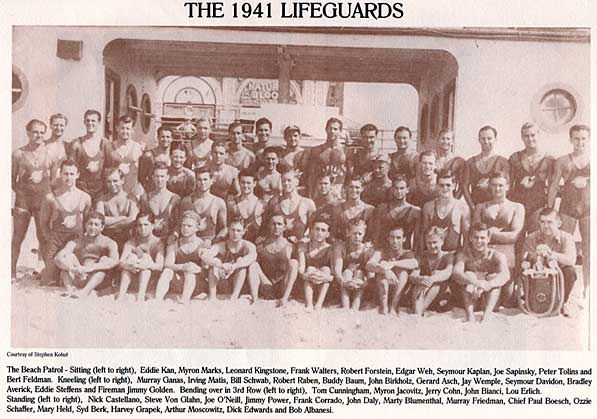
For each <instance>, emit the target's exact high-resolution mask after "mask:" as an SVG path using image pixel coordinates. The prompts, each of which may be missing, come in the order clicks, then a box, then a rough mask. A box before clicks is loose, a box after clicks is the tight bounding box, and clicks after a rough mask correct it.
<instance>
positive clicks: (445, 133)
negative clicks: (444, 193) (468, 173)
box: [435, 129, 466, 199]
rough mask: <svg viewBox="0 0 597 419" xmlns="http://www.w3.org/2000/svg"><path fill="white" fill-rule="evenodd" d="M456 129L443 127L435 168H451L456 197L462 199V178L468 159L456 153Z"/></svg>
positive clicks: (438, 141) (439, 138)
mask: <svg viewBox="0 0 597 419" xmlns="http://www.w3.org/2000/svg"><path fill="white" fill-rule="evenodd" d="M454 143H455V140H454V131H452V130H451V129H442V130H441V131H440V132H439V135H438V139H437V147H436V149H435V152H436V155H437V159H436V161H435V168H436V169H437V170H438V171H439V170H449V171H450V172H452V173H453V174H454V181H455V182H456V184H455V189H454V197H455V198H456V199H460V198H461V197H462V194H463V190H462V178H463V176H464V166H465V165H466V161H465V160H464V159H463V158H462V157H458V156H456V155H454Z"/></svg>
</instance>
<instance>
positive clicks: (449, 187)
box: [421, 170, 471, 252]
mask: <svg viewBox="0 0 597 419" xmlns="http://www.w3.org/2000/svg"><path fill="white" fill-rule="evenodd" d="M455 186H456V182H455V177H454V174H453V173H452V172H450V171H449V170H442V171H440V172H439V173H438V174H437V190H438V197H437V198H435V199H434V200H432V201H429V202H427V203H426V204H425V205H424V206H423V215H422V222H421V232H426V231H429V230H430V228H431V227H438V228H442V229H444V235H443V239H442V242H443V247H442V250H444V251H447V252H455V251H456V250H457V249H459V248H460V247H461V246H462V244H463V243H464V239H465V238H466V237H468V229H469V226H470V219H471V215H470V210H469V208H468V205H466V203H465V202H463V201H461V200H459V199H456V198H455V197H454V188H455ZM421 242H422V240H421ZM421 244H422V243H421Z"/></svg>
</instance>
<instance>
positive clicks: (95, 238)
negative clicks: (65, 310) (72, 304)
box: [54, 211, 118, 298]
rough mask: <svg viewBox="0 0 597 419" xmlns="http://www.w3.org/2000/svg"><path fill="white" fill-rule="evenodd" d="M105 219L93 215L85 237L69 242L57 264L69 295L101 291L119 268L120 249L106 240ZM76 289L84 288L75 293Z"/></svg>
mask: <svg viewBox="0 0 597 419" xmlns="http://www.w3.org/2000/svg"><path fill="white" fill-rule="evenodd" d="M103 229H104V216H103V215H102V214H100V213H98V212H95V211H92V212H91V213H89V214H88V215H87V216H86V217H85V234H84V235H83V236H82V237H80V238H76V239H73V240H71V241H69V242H68V243H67V244H66V246H65V247H64V248H63V249H62V250H60V252H58V254H57V255H56V257H55V258H54V262H55V264H56V266H58V268H60V269H61V270H62V272H61V274H60V277H61V278H62V281H63V282H64V287H65V288H66V295H68V296H71V297H74V298H78V297H86V296H88V295H89V294H91V292H92V291H93V290H94V289H95V288H97V287H98V286H99V285H100V284H101V283H102V282H103V281H104V278H105V277H106V274H107V272H109V271H110V270H112V269H113V268H114V267H116V266H117V265H118V246H117V245H116V243H115V242H114V240H112V239H110V238H108V237H106V236H104V235H103V234H102V230H103ZM75 288H80V289H79V290H77V291H75Z"/></svg>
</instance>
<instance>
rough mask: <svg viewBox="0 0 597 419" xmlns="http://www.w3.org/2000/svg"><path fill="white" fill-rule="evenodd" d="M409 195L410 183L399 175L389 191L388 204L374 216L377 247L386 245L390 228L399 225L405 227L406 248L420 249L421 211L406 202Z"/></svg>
mask: <svg viewBox="0 0 597 419" xmlns="http://www.w3.org/2000/svg"><path fill="white" fill-rule="evenodd" d="M407 194H408V181H407V179H406V176H405V175H400V174H399V175H397V176H396V177H394V178H393V180H392V187H391V188H390V189H388V202H387V203H384V204H381V205H380V206H378V207H377V208H376V209H375V212H374V214H373V223H372V224H373V226H372V238H373V239H374V241H375V243H376V245H377V246H383V245H385V243H386V239H387V237H386V236H387V230H386V229H387V228H388V226H391V225H399V226H402V227H403V232H404V248H405V249H418V248H419V247H418V246H419V244H418V243H419V241H418V238H419V229H420V223H421V209H420V208H418V207H415V206H414V205H412V204H410V203H408V202H407V201H406V196H407Z"/></svg>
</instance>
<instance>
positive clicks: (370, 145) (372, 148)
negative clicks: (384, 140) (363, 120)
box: [347, 124, 379, 183]
mask: <svg viewBox="0 0 597 419" xmlns="http://www.w3.org/2000/svg"><path fill="white" fill-rule="evenodd" d="M378 132H379V130H378V129H377V127H376V126H375V125H373V124H365V125H363V126H362V127H361V130H360V134H361V138H360V141H359V147H357V148H356V149H354V150H352V153H351V154H350V156H349V159H348V162H347V165H348V173H349V176H350V177H351V178H352V177H353V176H361V177H363V178H364V181H365V183H367V182H369V181H370V180H371V178H372V175H373V159H374V158H375V157H377V156H378V151H377V147H376V145H377V144H376V143H377V133H378Z"/></svg>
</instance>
